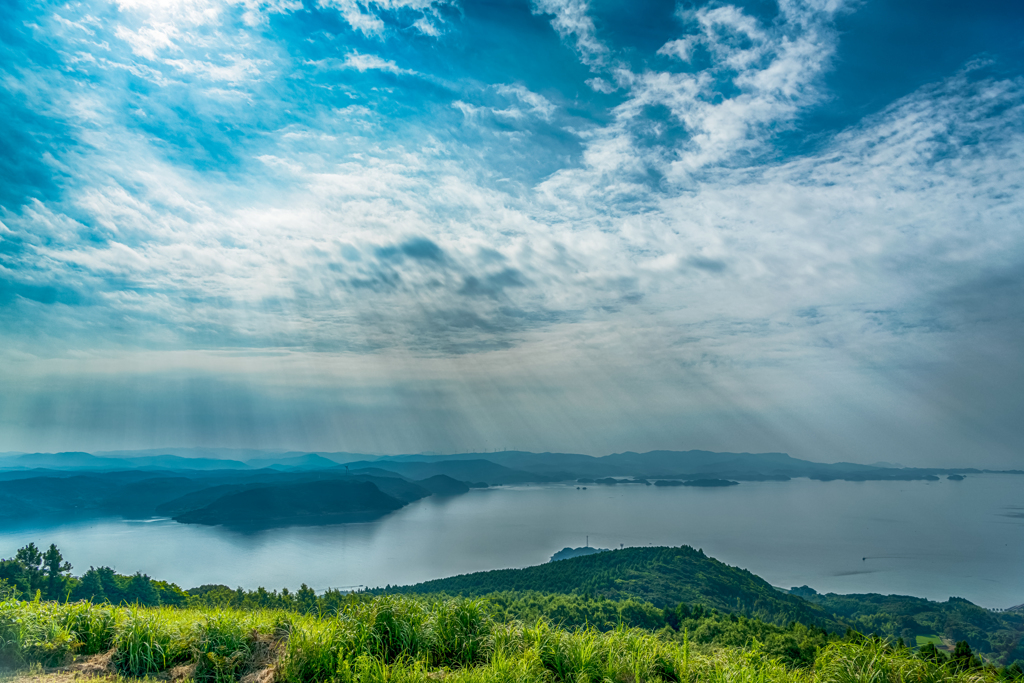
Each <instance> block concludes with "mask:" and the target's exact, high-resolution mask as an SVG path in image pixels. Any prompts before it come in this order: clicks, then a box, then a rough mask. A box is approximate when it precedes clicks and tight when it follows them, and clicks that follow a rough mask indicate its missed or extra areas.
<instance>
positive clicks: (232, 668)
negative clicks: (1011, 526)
mask: <svg viewBox="0 0 1024 683" xmlns="http://www.w3.org/2000/svg"><path fill="white" fill-rule="evenodd" d="M101 653H109V656H110V662H111V663H112V665H113V666H114V667H115V668H116V671H117V672H118V673H120V674H123V675H128V676H134V677H139V676H146V675H151V674H158V673H159V672H162V671H165V670H167V669H169V668H171V667H175V666H188V667H190V671H189V672H188V675H189V676H191V677H192V678H193V679H194V680H195V681H196V682H197V683H229V682H234V681H239V680H242V679H245V680H246V683H250V681H253V682H254V681H255V680H256V679H253V678H252V676H253V675H255V674H260V673H262V675H263V677H262V678H260V679H259V681H260V683H267V682H268V681H270V680H274V681H277V682H278V683H436V682H437V681H439V680H442V679H443V680H444V681H445V682H446V683H996V680H997V675H996V674H995V673H994V672H992V671H989V670H975V671H968V672H958V671H956V670H954V669H953V668H952V667H949V666H942V665H938V664H935V663H932V662H929V661H925V660H923V659H920V658H918V657H917V656H915V655H914V654H913V653H912V652H911V651H910V650H907V649H905V648H892V647H889V646H887V645H886V644H884V643H881V642H877V641H871V640H867V641H866V642H863V643H853V642H837V643H832V644H830V645H828V646H827V647H826V648H824V649H823V650H822V651H820V652H819V653H818V656H817V659H816V661H815V663H814V666H813V667H809V668H793V667H790V666H787V665H786V664H784V663H782V662H781V661H779V660H777V659H774V658H772V657H771V656H769V655H767V654H766V653H765V652H764V651H763V650H762V649H761V648H760V647H759V646H758V644H757V643H756V642H753V643H751V645H750V646H749V647H746V648H736V647H720V648H716V647H711V646H701V647H693V646H691V644H690V643H689V642H688V641H687V639H685V638H684V639H682V641H681V642H677V641H675V640H669V639H665V638H663V637H660V636H659V635H657V634H655V633H653V632H650V631H643V630H640V629H635V628H634V629H630V628H619V629H617V630H613V631H609V632H601V631H598V630H596V629H592V628H580V629H576V630H573V631H568V630H564V629H560V628H558V627H555V626H553V625H552V624H551V623H550V622H548V621H546V620H543V619H541V620H538V621H537V622H536V623H533V624H523V623H520V622H514V621H513V622H502V621H497V620H495V619H493V618H491V617H489V616H488V614H487V606H486V604H484V603H481V602H478V601H471V600H445V601H439V602H433V603H427V602H422V601H418V600H416V599H409V598H399V597H394V596H385V597H380V598H376V599H374V600H372V601H365V602H354V603H353V604H351V605H348V606H346V607H345V608H344V609H342V610H340V611H339V612H338V613H336V614H330V615H304V616H296V615H295V614H290V613H285V612H276V611H270V610H267V611H235V610H230V609H203V610H196V609H173V608H141V607H132V606H125V607H114V606H111V605H92V604H89V603H71V604H58V603H45V602H42V603H41V602H17V601H5V602H0V664H2V665H4V666H7V667H18V666H25V665H28V664H31V663H39V664H43V665H45V666H56V665H61V664H67V663H69V662H70V661H71V660H72V659H73V658H75V657H78V656H83V655H94V654H101ZM247 677H248V678H247Z"/></svg>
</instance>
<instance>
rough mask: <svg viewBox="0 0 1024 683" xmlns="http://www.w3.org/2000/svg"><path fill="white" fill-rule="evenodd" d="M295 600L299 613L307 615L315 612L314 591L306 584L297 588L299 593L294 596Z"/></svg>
mask: <svg viewBox="0 0 1024 683" xmlns="http://www.w3.org/2000/svg"><path fill="white" fill-rule="evenodd" d="M295 599H296V602H298V604H299V609H300V610H301V611H303V612H306V613H307V614H308V613H310V612H314V611H316V591H314V590H313V589H312V588H310V587H309V586H307V585H306V584H302V585H301V586H300V587H299V592H298V593H296V594H295Z"/></svg>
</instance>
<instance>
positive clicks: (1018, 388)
mask: <svg viewBox="0 0 1024 683" xmlns="http://www.w3.org/2000/svg"><path fill="white" fill-rule="evenodd" d="M0 12H2V15H3V17H4V21H3V22H0V121H2V124H0V451H60V450H87V451H89V450H93V451H94V450H113V449H129V448H160V447H171V446H176V447H190V446H206V447H238V448H267V449H286V450H321V451H350V452H363V453H375V454H388V453H411V452H437V453H451V452H462V451H484V450H490V449H502V448H508V449H513V448H514V449H522V450H533V451H549V450H550V451H567V452H578V453H589V454H593V455H603V454H607V453H612V452H621V451H626V450H633V451H646V450H653V449H678V450H686V449H691V448H693V449H707V450H718V451H751V452H757V451H783V452H788V453H790V454H791V455H793V456H795V457H801V458H807V459H811V460H819V461H839V460H846V461H854V462H864V463H871V462H876V461H888V462H896V463H900V464H906V465H924V466H927V465H934V466H953V465H963V466H981V467H1019V468H1024V419H1021V415H1024V390H1022V387H1024V189H1022V183H1024V11H1022V9H1021V7H1020V4H1019V2H1018V1H1016V0H1010V1H1006V2H1000V1H996V0H977V1H972V2H968V1H966V0H963V1H950V0H884V1H883V0H859V1H858V0H780V1H778V2H772V1H770V0H752V1H750V2H735V3H733V2H726V1H724V0H685V1H683V2H671V1H669V2H664V1H661V0H628V1H627V0H589V1H588V0H483V1H470V0H368V1H362V0H122V1H120V2H117V1H115V2H108V1H106V0H80V1H75V2H70V3H63V2H52V3H51V2H33V1H22V0H0Z"/></svg>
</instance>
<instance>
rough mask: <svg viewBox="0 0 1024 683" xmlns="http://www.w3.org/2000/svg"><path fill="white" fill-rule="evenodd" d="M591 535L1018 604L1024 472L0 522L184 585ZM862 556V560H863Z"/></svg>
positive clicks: (803, 579)
mask: <svg viewBox="0 0 1024 683" xmlns="http://www.w3.org/2000/svg"><path fill="white" fill-rule="evenodd" d="M587 535H589V536H590V544H591V545H593V546H598V547H606V548H608V547H616V548H617V547H619V544H624V545H626V546H644V545H681V544H687V545H692V546H694V547H698V548H703V549H704V552H706V553H708V554H709V555H711V556H712V557H716V558H718V559H720V560H722V561H723V562H726V563H728V564H732V565H737V566H740V567H743V568H745V569H749V570H750V571H752V572H754V573H755V574H759V575H760V576H762V577H764V578H765V579H766V580H768V581H769V582H770V583H772V584H774V585H777V586H783V587H786V588H788V587H790V586H800V585H804V584H807V585H809V586H811V587H813V588H815V589H816V590H818V591H822V592H827V591H832V592H839V593H854V592H857V593H860V592H879V593H900V594H907V595H918V596H922V597H927V598H932V599H937V600H945V599H946V598H948V597H949V596H950V595H957V596H960V597H964V598H967V599H969V600H972V601H974V602H976V603H978V604H980V605H984V606H986V607H1009V606H1011V605H1016V604H1020V603H1024V476H1012V475H1005V476H999V475H985V476H972V477H968V478H967V479H966V480H965V481H962V482H950V481H946V480H942V481H939V482H859V483H854V482H814V481H806V480H795V481H790V482H766V483H743V484H741V485H740V486H734V487H730V488H725V489H699V488H658V487H653V486H636V485H631V486H617V487H603V486H591V487H589V488H588V490H586V491H582V490H577V489H576V487H575V486H568V485H547V486H525V487H508V488H500V489H491V490H482V491H471V492H470V493H468V494H466V495H463V496H459V497H456V498H450V499H436V498H428V499H426V500H422V501H419V502H417V503H413V504H412V505H410V506H408V507H406V508H404V509H402V510H399V511H398V512H396V513H394V514H392V515H389V516H388V517H386V518H384V519H381V520H379V521H377V522H373V523H367V524H352V525H340V526H332V527H319V528H293V529H275V530H271V531H265V532H259V533H255V534H241V533H235V532H230V531H225V530H223V529H217V528H210V527H200V526H187V525H182V524H177V523H175V522H171V521H168V520H145V521H125V520H120V519H106V520H94V521H88V522H73V523H67V524H63V525H57V526H54V525H45V526H44V525H42V524H39V523H36V524H35V525H33V524H32V523H26V524H21V525H19V524H18V523H16V522H12V521H10V520H7V521H5V522H3V526H0V541H2V543H0V556H4V557H10V556H11V555H13V553H14V550H15V549H16V548H18V547H20V546H21V545H24V544H25V543H28V542H29V541H34V542H36V543H37V544H47V545H48V544H50V543H56V544H57V545H58V546H59V547H60V548H61V549H62V551H63V552H64V556H65V557H67V558H68V559H69V560H70V561H71V562H72V564H74V565H75V573H80V572H82V571H84V570H85V569H87V568H88V567H89V566H90V565H96V566H99V565H110V566H113V567H114V568H115V569H116V570H117V571H119V572H122V573H134V572H135V571H142V572H145V573H147V574H150V575H151V576H153V577H157V578H162V579H167V580H171V581H174V582H175V583H178V584H179V585H181V586H182V587H186V588H187V587H192V586H199V585H201V584H205V583H223V584H227V585H229V586H232V587H234V586H238V585H241V586H244V587H246V588H255V587H257V586H266V587H268V588H280V587H282V586H288V587H290V588H297V587H298V585H299V584H300V583H301V582H303V581H304V582H306V583H308V584H309V585H311V586H313V587H314V588H317V589H318V590H322V589H324V588H327V587H340V588H348V587H355V586H359V585H370V586H383V585H385V584H407V583H414V582H417V581H422V580H425V579H431V578H437V577H443V576H451V575H453V574H462V573H466V572H473V571H478V570H483V569H497V568H503V567H524V566H528V565H533V564H539V563H541V562H544V561H546V560H547V559H548V557H550V555H551V554H552V553H554V552H555V551H557V550H559V549H561V548H563V547H565V546H574V547H575V546H580V545H583V544H584V541H585V537H586V536H587ZM863 558H867V559H863Z"/></svg>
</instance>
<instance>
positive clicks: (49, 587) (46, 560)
mask: <svg viewBox="0 0 1024 683" xmlns="http://www.w3.org/2000/svg"><path fill="white" fill-rule="evenodd" d="M42 566H43V567H44V568H45V570H46V598H47V599H49V600H58V599H60V597H61V594H62V593H63V592H64V587H65V585H67V582H68V578H69V576H70V574H71V563H70V562H66V561H65V560H64V556H63V555H61V554H60V550H58V549H57V546H56V545H54V544H53V543H51V544H50V547H49V548H48V549H47V550H46V552H45V553H43V555H42Z"/></svg>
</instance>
